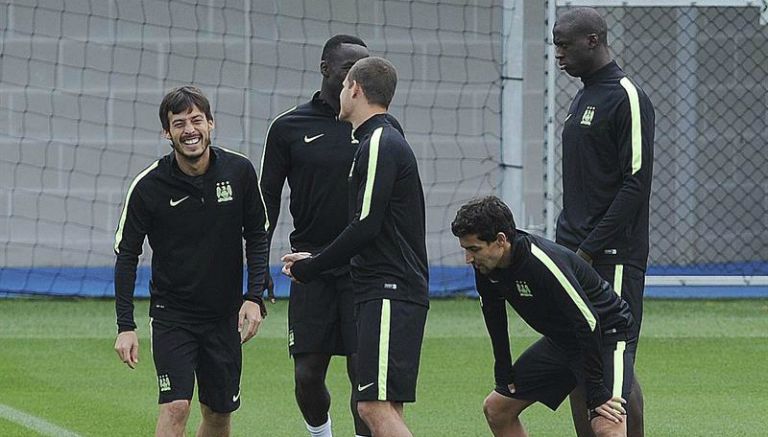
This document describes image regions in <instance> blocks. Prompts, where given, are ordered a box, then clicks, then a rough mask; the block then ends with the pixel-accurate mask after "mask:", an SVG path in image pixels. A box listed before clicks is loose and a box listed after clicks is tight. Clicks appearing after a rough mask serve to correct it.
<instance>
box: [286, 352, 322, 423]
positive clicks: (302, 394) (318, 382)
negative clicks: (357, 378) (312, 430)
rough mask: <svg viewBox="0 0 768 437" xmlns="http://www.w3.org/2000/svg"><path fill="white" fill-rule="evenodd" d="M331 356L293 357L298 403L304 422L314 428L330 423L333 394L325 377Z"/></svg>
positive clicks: (306, 355) (302, 355) (303, 355)
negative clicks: (329, 415) (329, 413)
mask: <svg viewBox="0 0 768 437" xmlns="http://www.w3.org/2000/svg"><path fill="white" fill-rule="evenodd" d="M330 361H331V356H330V355H328V354H297V355H294V356H293V363H294V380H295V383H296V403H297V404H298V405H299V409H300V410H301V414H302V415H303V416H304V420H305V421H306V422H307V423H308V424H310V425H312V426H320V425H322V424H324V423H326V422H327V421H328V410H329V409H330V408H331V394H330V393H329V392H328V387H326V385H325V375H326V373H327V372H328V364H329V363H330Z"/></svg>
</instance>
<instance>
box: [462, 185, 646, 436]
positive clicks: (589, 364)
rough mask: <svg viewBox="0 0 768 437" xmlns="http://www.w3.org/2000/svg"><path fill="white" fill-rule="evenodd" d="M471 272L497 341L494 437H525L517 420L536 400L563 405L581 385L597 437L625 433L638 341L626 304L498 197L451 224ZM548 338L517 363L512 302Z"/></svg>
mask: <svg viewBox="0 0 768 437" xmlns="http://www.w3.org/2000/svg"><path fill="white" fill-rule="evenodd" d="M451 231H452V232H453V234H454V235H455V236H457V237H459V243H460V244H461V247H462V248H463V249H464V250H465V255H466V261H467V263H469V264H472V266H473V267H474V269H475V284H476V286H477V291H478V293H479V294H480V298H481V305H482V311H483V317H484V318H485V324H486V327H487V328H488V333H489V334H490V336H491V344H492V346H493V355H494V358H495V364H494V375H495V380H496V381H495V382H496V388H495V389H494V390H493V391H492V392H491V393H490V394H489V395H488V397H487V398H486V399H485V404H484V406H483V407H484V412H485V415H486V419H487V420H488V424H489V426H490V428H491V431H493V434H494V435H496V436H499V437H501V436H504V437H508V436H524V435H526V434H525V430H524V428H523V426H522V423H521V422H520V419H519V416H520V413H522V411H523V410H525V409H526V408H527V407H529V406H530V405H531V404H533V403H534V402H541V403H543V404H545V405H546V406H548V407H549V408H551V409H552V410H555V409H557V407H558V405H560V403H561V402H562V401H563V400H564V399H565V397H566V396H567V395H568V394H569V393H570V392H571V391H572V390H573V388H574V387H575V386H576V384H577V383H581V384H583V385H584V386H585V387H586V392H587V398H586V400H585V405H584V407H585V408H588V409H589V412H590V417H591V426H592V429H593V430H594V432H595V434H596V435H598V436H605V435H626V422H625V421H624V414H625V410H624V407H623V405H622V404H623V403H625V399H626V396H627V395H628V394H629V390H630V386H631V381H632V375H633V363H634V355H635V346H634V345H635V344H636V342H637V336H636V334H635V331H634V330H633V329H632V325H633V323H634V322H633V319H632V315H631V313H630V311H629V307H628V305H627V303H626V302H624V301H623V300H622V299H621V297H619V296H618V295H617V294H616V293H615V292H614V291H613V289H612V288H611V286H610V285H609V284H608V283H607V282H606V281H604V280H603V279H602V278H600V276H599V275H598V274H597V272H595V271H594V270H593V269H592V268H591V267H590V266H589V264H588V263H587V262H586V261H584V260H583V259H582V258H580V257H579V256H577V255H576V254H575V253H573V252H572V251H570V250H568V249H567V248H565V247H562V246H560V245H558V244H555V243H553V242H551V241H548V240H545V239H543V238H539V237H535V236H533V235H529V234H527V233H525V232H523V231H520V230H516V229H515V222H514V219H513V217H512V213H511V212H510V210H509V208H508V207H507V205H505V204H504V203H503V202H502V201H501V200H499V199H498V198H497V197H494V196H488V197H484V198H480V199H476V200H473V201H470V202H469V203H467V204H465V205H464V206H462V207H461V208H460V209H459V211H458V213H457V214H456V218H455V220H454V221H453V223H452V224H451ZM507 303H509V304H510V305H511V306H512V307H513V308H514V309H515V311H517V313H518V314H519V315H520V317H522V318H523V320H525V321H526V322H527V323H528V324H529V325H530V326H531V327H532V328H533V329H535V330H536V331H538V332H539V333H541V334H543V335H544V337H542V338H541V339H540V340H539V341H537V342H536V343H534V344H533V345H532V346H530V347H529V348H528V349H527V350H526V351H525V352H524V353H523V354H522V355H521V356H520V357H519V358H518V359H517V361H515V362H514V363H512V358H511V354H510V347H509V338H508V330H507V313H506V304H507Z"/></svg>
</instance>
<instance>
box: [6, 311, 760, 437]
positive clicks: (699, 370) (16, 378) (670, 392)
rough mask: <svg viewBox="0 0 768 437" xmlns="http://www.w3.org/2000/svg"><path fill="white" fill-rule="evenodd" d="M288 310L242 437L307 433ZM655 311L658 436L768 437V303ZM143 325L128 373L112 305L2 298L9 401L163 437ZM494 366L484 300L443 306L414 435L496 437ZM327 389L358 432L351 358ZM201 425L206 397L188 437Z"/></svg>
mask: <svg viewBox="0 0 768 437" xmlns="http://www.w3.org/2000/svg"><path fill="white" fill-rule="evenodd" d="M286 307H287V305H286V302H285V301H280V302H278V303H277V304H276V305H273V306H271V311H270V315H269V317H268V318H267V320H266V321H265V323H264V325H263V326H262V329H261V331H260V332H259V334H258V336H257V337H256V338H255V339H253V340H252V341H251V342H250V343H248V344H246V346H245V353H244V372H243V382H242V407H241V408H240V410H239V411H237V412H236V413H235V414H234V416H233V435H235V436H254V435H258V436H302V435H306V431H305V429H304V425H303V422H302V420H301V416H300V414H299V411H298V408H297V407H296V405H295V402H294V398H293V374H292V362H291V360H290V358H289V356H288V353H287V348H286ZM645 312H646V319H645V321H644V324H643V336H642V338H641V342H640V351H639V356H638V361H637V364H636V372H637V374H638V377H639V379H640V381H641V383H642V384H643V390H644V393H645V405H646V416H645V417H646V435H648V436H764V435H768V394H767V393H768V376H766V375H768V300H742V301H664V300H649V301H647V302H646V309H645ZM510 313H511V310H510ZM136 316H137V323H138V324H139V326H140V331H139V334H140V348H141V349H140V355H139V359H140V362H139V366H138V369H136V370H130V369H128V368H127V367H126V366H125V365H124V364H122V363H121V362H120V361H119V360H118V359H117V356H116V354H115V353H114V351H113V350H112V346H113V343H114V338H115V325H114V306H113V303H112V302H111V301H99V300H45V299H43V300H38V299H31V300H28V299H0V406H6V407H10V408H13V409H14V410H16V411H22V412H24V413H26V414H28V415H32V416H35V417H37V418H40V419H42V420H45V421H46V422H49V423H51V424H54V425H55V426H58V427H60V428H64V429H67V430H69V431H71V432H73V433H77V434H79V435H82V436H138V435H151V434H153V431H154V424H155V419H156V415H157V405H156V398H157V383H156V379H155V375H154V367H153V364H152V359H151V356H150V353H149V352H150V351H149V340H148V338H147V335H148V329H147V323H148V322H147V321H148V318H147V302H146V301H142V302H138V303H137V306H136ZM510 319H511V320H512V322H511V326H510V333H511V336H512V345H513V350H514V353H515V354H517V353H519V352H520V351H521V350H522V349H524V348H525V347H526V346H527V345H528V344H530V343H531V342H532V341H533V340H535V339H536V338H537V336H536V334H535V333H534V332H532V331H531V330H530V329H529V328H527V327H526V326H525V325H524V324H523V323H522V322H520V321H519V319H517V316H515V315H514V314H513V313H511V314H510ZM492 365H493V362H492V357H491V349H490V342H489V340H488V338H487V334H486V331H485V327H484V326H483V323H482V318H481V315H480V311H479V308H478V302H477V301H475V300H469V299H459V300H438V301H434V302H433V303H432V309H431V310H430V312H429V319H428V322H427V331H426V337H425V341H424V348H423V353H422V364H421V371H420V377H419V389H418V402H417V403H416V404H413V405H408V406H407V407H406V420H407V422H408V424H409V425H410V427H411V429H412V430H413V432H414V434H415V435H417V436H485V435H490V433H489V432H488V430H487V427H486V425H485V421H484V419H483V415H482V411H481V404H482V401H483V399H484V397H485V396H486V394H487V393H488V391H489V390H490V389H491V384H492V381H493V377H492ZM328 384H329V388H330V390H331V393H332V396H333V405H332V411H331V414H332V417H333V423H334V425H333V427H334V433H335V435H337V436H351V435H353V430H352V423H351V419H350V417H349V413H348V411H347V402H346V399H347V397H348V395H349V386H348V383H347V382H346V381H345V374H344V366H343V361H342V360H341V359H340V358H335V359H334V360H333V362H332V367H331V370H330V372H329V377H328ZM566 404H567V402H566ZM566 404H564V405H562V406H561V408H560V409H559V410H558V411H557V412H556V413H552V412H551V411H549V410H548V409H547V408H545V407H543V406H539V405H534V406H533V407H532V408H531V409H529V410H528V411H527V412H525V413H524V415H523V421H524V423H525V424H526V427H527V428H528V431H529V433H530V435H531V436H534V437H535V436H567V435H573V431H572V428H571V422H570V415H569V414H570V413H569V410H568V408H567V405H566ZM199 420H200V415H199V408H198V407H197V404H196V402H195V403H193V413H192V415H191V417H190V420H189V426H188V430H189V431H188V433H189V435H194V430H195V429H196V426H197V424H198V423H199ZM17 421H18V420H17ZM30 435H32V436H34V435H39V434H36V433H35V432H33V431H31V430H30V429H28V428H26V427H24V426H22V425H19V424H18V423H15V422H14V421H11V420H7V419H3V418H2V415H0V436H30Z"/></svg>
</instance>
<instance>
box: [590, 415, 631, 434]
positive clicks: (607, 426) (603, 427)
mask: <svg viewBox="0 0 768 437" xmlns="http://www.w3.org/2000/svg"><path fill="white" fill-rule="evenodd" d="M624 419H625V420H624V421H623V422H621V423H616V422H613V421H611V420H609V419H606V418H605V417H603V416H597V417H595V418H593V419H592V420H591V421H590V422H591V423H590V424H591V425H592V431H593V432H594V433H595V436H596V437H626V436H627V422H626V416H625V417H624Z"/></svg>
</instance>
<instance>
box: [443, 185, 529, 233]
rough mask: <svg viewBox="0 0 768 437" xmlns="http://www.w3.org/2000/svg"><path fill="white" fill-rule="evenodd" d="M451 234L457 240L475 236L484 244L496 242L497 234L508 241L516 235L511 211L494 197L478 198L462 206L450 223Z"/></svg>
mask: <svg viewBox="0 0 768 437" xmlns="http://www.w3.org/2000/svg"><path fill="white" fill-rule="evenodd" d="M451 232H453V235H455V236H457V237H459V238H461V237H465V236H467V235H471V234H475V235H477V238H478V239H480V240H481V241H485V242H486V243H490V242H492V241H496V236H497V235H498V234H499V232H503V233H504V235H506V236H507V239H509V240H512V239H513V238H515V235H517V231H516V230H515V219H514V217H512V211H510V210H509V207H508V206H507V205H506V204H505V203H504V202H502V200H501V199H499V198H498V197H496V196H485V197H478V198H475V199H472V200H470V201H469V202H467V203H465V204H464V205H462V207H461V208H459V210H458V211H457V212H456V218H455V219H453V223H451Z"/></svg>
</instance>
